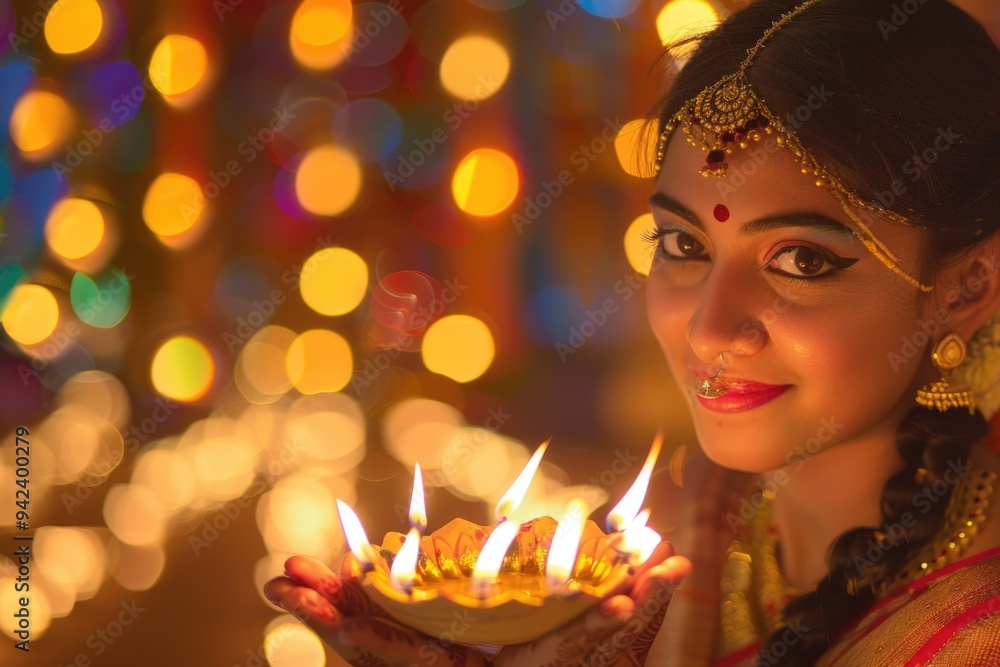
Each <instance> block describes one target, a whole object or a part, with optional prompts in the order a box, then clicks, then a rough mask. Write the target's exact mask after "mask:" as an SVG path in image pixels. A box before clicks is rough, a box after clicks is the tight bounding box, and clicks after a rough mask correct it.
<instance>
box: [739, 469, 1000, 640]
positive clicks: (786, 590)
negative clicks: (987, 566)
mask: <svg viewBox="0 0 1000 667" xmlns="http://www.w3.org/2000/svg"><path fill="white" fill-rule="evenodd" d="M923 472H924V473H926V471H923ZM995 479H996V475H995V474H994V473H992V472H989V471H985V470H974V469H970V470H967V471H966V472H965V473H964V474H963V475H962V476H961V477H960V478H959V480H958V481H957V482H956V484H955V488H954V489H953V490H952V493H951V498H950V499H949V501H948V507H947V509H946V510H945V513H944V520H943V521H942V524H941V528H940V529H939V530H938V532H937V534H936V535H935V537H934V538H932V539H931V540H930V541H929V542H927V544H925V545H924V546H923V547H922V548H921V549H920V550H919V551H918V552H916V553H915V554H913V555H912V556H911V557H910V558H909V559H907V562H906V564H905V565H904V566H903V567H902V568H901V569H900V571H899V572H898V573H897V574H896V575H895V576H893V577H891V578H890V579H889V580H887V581H886V582H884V583H883V584H882V586H881V588H880V589H879V594H880V595H884V594H885V593H887V592H889V591H891V590H892V589H894V588H896V587H898V586H901V585H904V584H907V583H910V582H911V581H914V580H916V579H917V578H919V577H921V576H923V575H925V574H929V573H931V572H934V571H935V570H939V569H941V568H942V567H944V566H945V565H948V564H949V563H953V562H955V561H956V560H958V558H959V557H960V556H961V554H962V553H963V552H964V551H965V550H966V549H967V548H968V546H969V545H970V544H971V543H972V541H973V539H974V538H975V536H976V533H977V532H978V530H979V526H980V525H981V524H982V523H983V521H984V519H985V517H986V508H987V506H988V505H989V501H990V497H991V496H992V495H993V483H994V481H995ZM938 482H940V483H941V484H944V485H945V486H944V488H942V489H940V492H938V493H937V497H938V498H940V497H943V496H944V494H945V493H946V492H947V488H948V487H947V483H946V482H944V480H938ZM938 482H935V483H934V484H931V485H928V486H926V487H925V492H924V493H923V494H921V495H924V496H925V497H926V496H927V494H933V493H935V492H936V491H937V490H938V487H937V486H936V485H937V484H938ZM763 497H764V501H763V503H762V504H761V506H760V507H759V508H758V509H757V513H756V514H755V515H754V516H753V518H752V519H751V520H750V522H749V525H747V526H744V531H743V533H741V535H739V536H738V538H737V539H734V540H733V541H732V543H731V544H730V546H729V550H728V553H727V559H726V563H725V565H724V566H723V568H722V601H721V609H720V612H721V615H720V618H721V623H722V632H721V634H720V646H719V649H720V655H728V654H730V653H733V652H735V651H738V650H740V649H742V648H744V647H746V646H748V645H749V644H752V643H753V642H755V641H758V640H761V639H763V638H766V637H768V636H770V635H771V634H772V633H773V632H774V631H775V630H776V629H777V628H779V627H780V626H781V625H783V624H784V618H783V615H782V613H783V611H784V608H785V606H786V605H787V604H788V603H789V602H790V601H791V600H793V599H795V598H796V597H798V596H800V595H803V594H804V593H805V592H806V591H803V590H800V589H797V588H795V587H793V586H791V585H789V584H788V583H787V582H786V581H785V580H784V577H782V575H781V568H780V567H779V565H778V558H777V548H778V543H777V530H776V528H775V526H774V508H773V504H772V499H773V496H772V495H771V494H769V493H764V496H763ZM918 497H919V496H918ZM928 501H929V502H930V501H931V499H930V498H928ZM914 506H915V508H919V507H922V506H923V505H917V503H916V502H914ZM914 514H916V512H914ZM878 537H879V545H880V546H884V545H885V536H884V535H883V534H881V533H880V534H879V535H878Z"/></svg>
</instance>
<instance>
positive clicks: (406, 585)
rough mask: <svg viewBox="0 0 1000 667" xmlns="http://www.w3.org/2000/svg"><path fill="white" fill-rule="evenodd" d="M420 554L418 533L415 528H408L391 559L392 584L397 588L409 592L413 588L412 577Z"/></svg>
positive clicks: (415, 572)
mask: <svg viewBox="0 0 1000 667" xmlns="http://www.w3.org/2000/svg"><path fill="white" fill-rule="evenodd" d="M419 555H420V533H419V532H418V530H417V529H416V528H410V532H409V533H407V535H406V541H404V542H403V546H402V547H400V549H399V553H398V554H396V557H395V558H394V559H393V561H392V570H391V573H392V577H391V578H392V585H393V586H395V587H396V589H397V590H400V591H403V592H404V593H409V592H410V590H411V589H412V588H413V579H414V578H415V577H416V574H417V557H418V556H419Z"/></svg>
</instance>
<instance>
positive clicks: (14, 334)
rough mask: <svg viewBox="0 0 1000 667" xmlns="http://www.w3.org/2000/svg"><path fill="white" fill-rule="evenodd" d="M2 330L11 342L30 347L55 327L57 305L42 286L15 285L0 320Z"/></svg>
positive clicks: (56, 322) (54, 298)
mask: <svg viewBox="0 0 1000 667" xmlns="http://www.w3.org/2000/svg"><path fill="white" fill-rule="evenodd" d="M0 323H2V324H3V328H4V330H5V331H6V332H7V335H8V336H10V337H11V338H12V339H13V340H14V341H15V342H18V343H21V344H22V345H34V344H35V343H40V342H41V341H43V340H45V339H46V338H48V337H49V335H51V334H52V332H53V331H55V328H56V325H57V324H59V304H58V303H57V302H56V297H55V296H54V295H53V294H52V292H51V291H50V290H49V289H48V288H47V287H43V286H42V285H18V286H17V287H15V288H14V290H13V291H12V292H11V295H10V299H9V300H8V301H7V305H6V306H5V307H4V309H3V315H2V316H0Z"/></svg>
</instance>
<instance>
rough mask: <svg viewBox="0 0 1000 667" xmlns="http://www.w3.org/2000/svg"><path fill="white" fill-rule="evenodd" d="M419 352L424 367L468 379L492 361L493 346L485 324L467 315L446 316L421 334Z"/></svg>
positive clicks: (491, 335) (456, 378) (477, 375)
mask: <svg viewBox="0 0 1000 667" xmlns="http://www.w3.org/2000/svg"><path fill="white" fill-rule="evenodd" d="M420 354H421V356H422V358H423V360H424V365H425V366H426V367H427V370H429V371H432V372H434V373H440V374H441V375H445V376H447V377H450V378H451V379H452V380H455V381H456V382H469V381H471V380H475V379H476V378H477V377H479V376H480V375H482V374H483V373H485V372H486V369H488V368H489V367H490V364H491V363H493V357H494V356H495V354H496V346H495V345H494V343H493V334H492V333H490V329H489V327H487V326H486V323H485V322H483V321H482V320H480V319H477V318H475V317H472V316H471V315H447V316H445V317H442V318H441V319H439V320H437V321H436V322H434V324H432V325H431V326H430V327H429V328H428V329H427V333H425V334H424V340H423V345H422V346H421V349H420Z"/></svg>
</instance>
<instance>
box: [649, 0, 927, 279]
mask: <svg viewBox="0 0 1000 667" xmlns="http://www.w3.org/2000/svg"><path fill="white" fill-rule="evenodd" d="M818 2H820V0H806V2H803V3H802V4H801V5H799V6H798V7H796V8H795V9H793V10H792V11H790V12H788V13H787V14H782V16H781V18H780V19H779V20H777V21H775V22H773V23H772V24H771V27H770V28H768V29H767V30H766V31H765V32H764V35H763V36H762V37H761V38H760V39H759V40H757V43H756V44H754V45H753V47H752V48H750V49H748V50H747V57H746V59H744V61H743V62H742V63H741V64H740V68H739V70H737V71H736V72H735V73H733V74H727V75H726V76H724V77H722V79H720V80H719V81H717V82H715V83H714V84H712V85H711V86H709V87H708V88H706V89H705V90H703V91H701V92H700V93H698V95H697V96H695V98H694V99H693V100H689V101H688V102H687V103H686V104H685V105H684V106H683V107H681V109H680V111H678V112H677V113H676V114H674V115H673V116H672V117H671V118H670V119H668V120H667V123H666V125H665V126H664V129H663V132H662V133H661V134H660V139H659V142H658V144H657V147H656V173H657V174H659V172H660V167H661V166H662V164H663V157H664V154H665V153H666V150H667V142H669V141H670V137H671V135H672V134H673V131H674V130H675V129H676V128H677V126H678V125H679V126H681V128H682V129H683V130H684V133H685V134H686V135H687V141H688V143H690V144H691V145H692V146H698V147H700V148H701V149H702V150H704V151H706V152H707V153H708V155H707V156H706V160H705V166H703V167H702V168H701V173H702V175H704V176H717V177H725V175H726V169H727V168H728V166H729V165H728V164H727V162H726V155H728V154H731V153H732V152H733V149H734V147H737V146H738V147H739V148H747V147H748V146H749V145H750V142H751V141H760V140H761V139H763V138H764V136H765V135H774V137H775V141H777V143H778V145H779V146H783V147H785V148H787V149H788V150H790V151H791V152H792V155H794V156H795V159H796V161H797V162H798V163H799V165H800V166H801V167H802V173H803V174H807V175H811V176H812V177H813V178H814V179H815V182H816V185H818V186H822V187H826V188H827V189H828V190H829V191H830V193H831V194H833V196H834V197H835V198H836V199H837V201H838V202H840V205H841V206H842V207H843V209H844V212H845V213H846V214H847V216H848V217H849V218H850V219H851V220H852V221H853V222H854V224H855V225H857V228H858V229H857V230H855V231H854V234H855V236H857V238H858V240H859V241H861V243H862V244H864V246H865V247H866V248H868V250H869V251H870V252H871V253H872V254H873V255H875V257H877V258H878V259H879V260H880V261H881V262H882V263H883V264H885V265H886V266H887V267H888V268H889V269H890V270H892V271H893V272H894V273H896V274H897V275H899V276H900V277H902V278H903V279H904V280H906V282H908V283H910V284H911V285H913V286H914V287H916V288H918V289H920V290H921V291H924V292H930V291H931V290H932V289H933V287H931V286H930V285H924V284H923V283H921V282H920V281H919V280H917V279H916V278H914V277H913V276H911V275H909V274H908V273H906V272H905V271H903V269H901V268H900V266H899V258H898V257H896V256H895V255H894V254H893V253H892V251H891V250H889V248H887V247H886V246H885V244H883V243H882V242H881V241H879V240H878V239H877V238H876V237H875V235H874V234H873V233H872V231H871V230H870V229H869V228H868V225H866V224H865V222H864V221H863V220H862V219H861V216H860V215H858V213H857V211H855V208H861V209H864V210H866V211H868V212H870V213H872V214H874V215H875V216H878V217H880V218H884V219H886V220H890V221H892V222H895V223H899V224H908V221H907V220H906V218H904V217H902V216H900V215H898V214H896V213H893V212H892V211H889V210H887V209H885V208H883V207H882V206H879V205H877V204H874V203H872V202H867V201H864V200H862V199H861V198H859V197H858V196H857V195H856V194H854V193H853V192H851V191H850V190H848V189H847V187H846V186H845V185H844V184H843V183H842V182H841V181H840V179H838V178H837V177H836V176H834V175H833V174H831V173H830V172H829V171H827V169H826V168H825V167H824V166H823V165H822V164H820V162H819V161H818V160H817V159H816V158H815V157H813V156H812V155H811V154H810V153H809V151H808V150H806V148H805V146H803V145H802V142H800V141H799V139H798V137H797V136H795V133H794V132H792V131H791V130H790V129H788V128H787V127H786V126H785V124H784V123H782V122H781V119H780V118H778V116H777V115H776V114H775V113H773V112H772V111H771V110H770V109H769V108H768V107H767V104H766V103H765V102H764V100H763V99H761V98H760V97H758V96H757V93H756V92H754V89H753V86H752V85H751V84H750V81H749V80H748V79H747V77H746V72H747V69H748V68H749V67H750V65H751V64H752V63H753V59H754V57H756V55H757V52H758V51H760V50H761V49H762V48H764V46H765V42H767V40H768V39H770V38H771V35H773V34H774V33H775V32H777V31H778V30H779V29H781V27H782V26H783V25H785V24H786V23H788V22H789V21H791V20H792V19H793V18H794V17H795V16H797V15H798V14H799V13H801V12H802V11H804V10H806V9H808V8H809V7H811V6H812V5H815V4H817V3H818Z"/></svg>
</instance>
